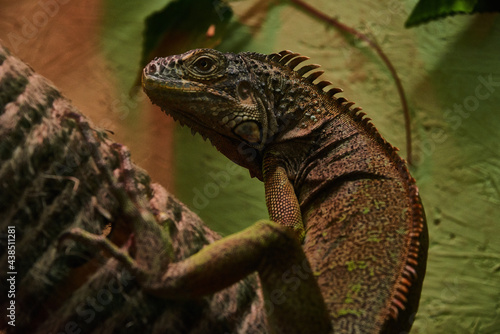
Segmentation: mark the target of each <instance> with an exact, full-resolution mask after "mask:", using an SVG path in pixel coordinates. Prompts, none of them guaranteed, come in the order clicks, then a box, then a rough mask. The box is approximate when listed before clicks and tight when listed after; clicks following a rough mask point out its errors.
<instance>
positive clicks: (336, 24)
mask: <svg viewBox="0 0 500 334" xmlns="http://www.w3.org/2000/svg"><path fill="white" fill-rule="evenodd" d="M290 1H291V2H293V3H294V4H295V5H297V6H299V7H300V8H302V9H303V10H305V11H306V12H308V13H309V14H311V15H312V16H314V17H316V18H318V19H320V20H322V21H324V22H327V23H328V24H330V25H332V26H334V27H335V28H337V29H340V30H342V31H344V32H347V33H349V34H351V35H353V36H355V37H356V38H358V39H360V40H362V41H365V42H366V43H368V45H369V46H370V47H371V48H373V49H374V50H375V51H376V52H377V54H378V55H379V57H380V58H381V59H382V61H383V62H384V63H385V65H386V66H387V68H388V69H389V71H390V72H391V75H392V77H393V78H394V81H395V83H396V87H397V89H398V93H399V98H400V100H401V106H402V108H403V115H404V121H405V131H406V160H407V161H408V164H409V165H412V164H413V159H412V142H411V124H410V123H411V121H410V111H409V110H408V103H407V101H406V96H405V92H404V88H403V84H402V83H401V80H400V79H399V76H398V74H397V72H396V69H395V68H394V65H392V63H391V61H390V60H389V58H388V57H387V55H386V54H385V53H384V51H382V49H381V48H380V46H379V45H378V44H377V43H376V42H375V41H373V40H372V39H371V38H370V37H368V36H367V35H365V34H363V33H361V32H359V31H357V30H356V29H354V28H352V27H349V26H347V25H345V24H343V23H341V22H339V21H338V20H337V19H335V18H332V17H329V16H328V15H326V14H325V13H323V12H321V11H319V10H317V9H316V8H314V7H312V6H311V5H309V4H307V3H305V2H304V1H302V0H290Z"/></svg>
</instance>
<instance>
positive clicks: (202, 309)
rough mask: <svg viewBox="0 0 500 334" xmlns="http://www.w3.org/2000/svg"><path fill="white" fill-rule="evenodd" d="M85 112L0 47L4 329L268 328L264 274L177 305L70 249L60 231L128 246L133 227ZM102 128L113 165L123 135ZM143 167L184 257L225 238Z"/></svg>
mask: <svg viewBox="0 0 500 334" xmlns="http://www.w3.org/2000/svg"><path fill="white" fill-rule="evenodd" d="M75 114H77V115H81V114H80V113H79V112H78V111H77V110H76V109H75V107H73V106H72V105H71V103H70V102H69V101H68V100H67V99H65V98H64V97H63V96H62V95H61V93H60V92H59V91H58V90H57V89H56V88H55V87H54V86H53V85H52V84H51V83H49V82H48V81H47V80H46V79H44V78H43V77H41V76H39V75H37V74H36V73H34V72H33V71H32V70H31V69H30V68H29V67H28V66H26V65H25V64H24V63H22V62H21V61H20V60H19V59H17V58H15V57H14V56H12V55H11V54H10V53H9V52H8V51H7V50H6V49H4V48H2V47H1V46H0V225H1V227H0V231H1V232H0V233H1V239H0V258H1V259H0V282H1V283H0V296H1V297H0V300H1V301H0V305H1V310H3V311H2V312H1V313H2V316H1V317H0V332H6V333H157V332H158V333H159V332H161V333H166V332H168V333H198V332H199V333H226V332H227V333H236V332H241V333H243V332H244V333H252V332H255V333H257V332H259V333H261V332H265V329H264V322H265V320H264V316H263V308H262V298H261V296H260V292H258V291H260V290H259V288H258V282H257V279H256V276H255V275H252V276H250V277H248V278H247V279H245V280H243V281H241V282H240V283H237V284H235V285H233V286H231V287H230V288H228V289H225V290H222V291H220V292H218V293H216V294H214V295H211V296H207V297H205V298H202V299H197V300H186V301H168V300H161V299H158V298H155V297H154V296H149V295H146V294H144V293H143V292H142V291H141V287H140V286H139V285H138V284H137V283H136V282H135V280H134V279H133V277H132V276H131V275H130V273H128V272H127V271H126V270H125V269H124V268H123V267H122V266H121V265H119V264H118V263H117V261H115V260H113V259H107V258H105V257H103V256H102V254H100V253H99V252H97V251H96V250H91V249H86V248H85V247H84V246H83V245H80V244H78V243H75V242H71V243H70V246H68V247H66V248H64V249H61V247H59V237H60V235H61V234H62V233H64V232H65V231H67V230H68V229H70V228H74V227H80V228H83V229H85V230H87V231H89V232H91V233H94V234H105V235H107V237H108V238H109V239H111V240H112V241H113V242H115V243H116V244H118V245H120V244H123V243H124V242H125V241H126V240H128V238H129V236H130V233H131V229H130V225H131V224H130V223H129V222H126V221H122V222H120V219H122V218H123V216H124V215H123V210H122V208H121V207H120V204H119V202H118V201H117V200H116V198H115V197H114V196H113V195H112V192H111V191H110V183H109V182H111V181H110V180H109V179H108V178H106V177H105V174H104V173H102V171H100V170H99V168H97V166H96V164H95V161H94V160H93V157H92V155H91V154H90V150H89V143H88V142H87V141H86V139H85V137H84V136H83V135H82V132H81V130H80V128H79V127H78V124H77V122H75V120H74V117H70V116H71V115H75ZM81 117H82V118H83V119H85V117H84V116H81ZM87 122H88V120H87ZM91 127H92V125H91ZM93 131H95V132H96V133H97V134H98V135H97V136H96V139H97V141H98V143H99V147H98V150H99V152H100V155H101V156H102V157H103V158H104V161H105V162H106V167H107V168H109V170H111V171H113V170H115V169H117V168H119V165H120V161H119V158H118V154H117V151H116V149H115V148H114V146H113V142H112V141H111V140H109V139H108V138H107V136H106V134H105V133H104V132H100V131H99V130H95V129H94V130H93ZM134 170H135V183H136V184H137V185H138V187H137V188H138V189H139V190H140V196H141V197H142V198H144V199H146V202H147V203H149V207H148V210H149V211H150V212H151V213H152V214H153V215H154V217H155V218H156V220H157V222H158V224H160V225H161V226H162V228H165V229H168V231H169V233H170V234H171V238H172V247H173V249H174V253H175V261H179V260H181V259H183V258H185V257H188V256H190V255H191V254H194V253H196V252H197V251H198V250H200V249H201V248H202V247H203V246H204V245H206V244H208V243H210V242H213V241H214V240H216V239H218V238H219V237H218V235H217V234H216V233H214V232H213V231H211V230H209V229H208V228H207V227H206V226H205V225H204V224H203V222H202V221H201V220H200V219H199V218H198V217H197V216H196V215H195V214H193V213H192V212H191V211H189V210H188V209H187V208H186V207H185V206H184V205H183V204H182V203H180V202H179V201H178V200H177V199H175V198H174V197H172V196H171V195H170V194H169V193H167V191H166V190H165V189H164V188H162V187H161V186H160V185H158V184H151V183H150V180H149V177H148V175H147V174H146V173H145V172H144V171H142V170H141V169H139V168H137V167H134ZM122 220H123V219H122ZM119 222H120V223H119ZM109 231H111V232H109ZM5 313H6V315H4V314H5ZM13 325H15V326H13Z"/></svg>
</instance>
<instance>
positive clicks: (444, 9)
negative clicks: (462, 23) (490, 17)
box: [405, 0, 500, 28]
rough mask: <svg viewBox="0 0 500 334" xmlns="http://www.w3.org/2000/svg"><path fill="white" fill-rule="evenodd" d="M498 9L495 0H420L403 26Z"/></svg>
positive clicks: (499, 7) (499, 5) (498, 4)
mask: <svg viewBox="0 0 500 334" xmlns="http://www.w3.org/2000/svg"><path fill="white" fill-rule="evenodd" d="M498 11H500V2H498V1H497V0H420V1H419V2H418V3H417V5H416V6H415V8H414V9H413V11H412V12H411V14H410V16H409V17H408V20H407V21H406V23H405V27H407V28H408V27H412V26H416V25H418V24H421V23H426V22H429V21H431V20H436V19H440V18H443V17H446V16H450V15H455V14H474V13H483V12H498Z"/></svg>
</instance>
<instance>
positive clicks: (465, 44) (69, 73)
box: [0, 0, 500, 333]
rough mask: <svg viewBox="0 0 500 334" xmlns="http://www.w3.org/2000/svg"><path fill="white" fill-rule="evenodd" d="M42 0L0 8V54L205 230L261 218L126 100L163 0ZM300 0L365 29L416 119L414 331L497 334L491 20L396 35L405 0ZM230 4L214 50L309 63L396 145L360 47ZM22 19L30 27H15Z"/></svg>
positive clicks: (380, 72) (289, 18) (383, 85)
mask: <svg viewBox="0 0 500 334" xmlns="http://www.w3.org/2000/svg"><path fill="white" fill-rule="evenodd" d="M42 2H43V1H34V0H25V1H19V2H10V1H0V13H1V14H0V16H1V17H0V38H1V39H2V40H3V41H4V43H5V45H6V46H8V47H11V49H13V51H14V52H15V53H17V54H18V55H20V56H21V57H22V58H23V59H24V60H26V61H28V62H29V63H30V64H32V66H33V67H34V68H35V70H37V71H39V72H40V73H41V74H43V75H46V76H47V77H49V79H51V80H53V81H54V82H55V83H56V85H57V86H58V87H60V88H61V89H62V91H63V92H65V93H66V94H67V95H68V96H69V97H70V98H71V99H73V101H74V103H75V105H76V106H77V107H79V108H80V109H81V110H82V111H84V112H86V113H87V114H89V115H90V116H91V117H92V118H93V120H94V122H95V123H96V124H97V125H100V126H103V127H105V128H110V129H113V130H114V131H115V133H116V139H117V140H118V141H122V142H123V143H125V144H126V145H128V146H130V147H131V150H132V154H133V157H135V161H136V162H138V163H139V164H140V165H142V166H143V167H144V168H146V169H147V170H148V171H149V172H150V173H151V174H152V175H153V176H154V178H155V179H156V180H157V181H159V182H161V183H162V184H165V185H166V186H167V188H168V189H169V190H175V192H176V194H177V195H178V196H179V197H180V198H181V199H182V200H183V201H184V202H185V203H186V204H187V205H189V206H190V207H191V208H193V209H194V210H195V211H197V212H198V213H199V214H200V215H201V216H202V218H204V219H205V221H206V222H207V223H209V224H210V225H211V226H212V227H213V228H214V229H216V230H218V231H222V232H223V233H230V232H231V231H235V230H238V229H241V228H242V226H245V225H248V224H250V223H252V222H254V221H255V220H256V219H259V218H263V217H265V216H266V210H265V206H264V199H263V189H262V185H261V184H260V183H259V182H258V181H256V180H249V178H248V173H247V172H246V171H243V170H240V169H237V168H234V167H233V166H232V165H231V164H228V161H227V160H226V159H225V158H223V157H221V156H220V155H219V154H218V153H217V152H215V150H214V149H212V148H211V147H210V145H209V144H208V143H204V142H203V141H202V140H201V139H200V138H199V137H194V138H193V137H191V135H190V133H189V130H186V129H181V128H179V127H174V126H173V125H172V122H171V121H169V120H168V118H166V117H164V116H163V115H161V113H160V112H159V111H158V110H154V109H151V108H150V107H149V104H148V103H147V101H143V100H142V99H141V98H139V99H134V100H132V101H131V100H129V99H128V98H127V97H126V95H124V94H126V93H128V91H127V90H125V89H124V87H125V86H127V87H130V86H131V85H132V84H133V81H134V79H135V75H136V72H135V71H137V69H138V66H137V64H138V61H139V58H140V52H139V51H138V50H139V48H140V46H141V31H142V29H143V26H142V20H143V19H144V17H145V16H146V15H147V14H148V13H150V12H151V11H152V10H154V9H158V8H161V6H162V5H163V3H164V2H163V1H152V2H150V3H149V5H148V6H153V5H152V4H153V3H154V6H156V8H152V7H151V8H149V7H147V6H146V5H144V4H142V3H141V5H140V6H141V7H140V8H139V7H137V6H139V5H137V2H127V1H120V2H115V1H106V2H99V1H90V2H89V1H86V2H85V5H84V4H82V2H79V1H66V2H65V3H64V4H62V3H63V2H64V1H61V4H60V5H59V9H58V10H57V12H56V13H54V15H49V14H50V13H48V14H46V16H47V22H46V23H44V22H42V21H34V20H36V17H38V19H40V18H41V17H42V15H41V14H37V13H40V11H44V8H43V7H42V6H41V5H40V4H41V3H42ZM46 2H50V0H47V1H45V2H43V3H46ZM308 2H309V3H310V4H311V5H313V6H315V7H316V8H318V9H321V10H322V11H324V12H325V13H328V14H329V15H330V16H334V17H337V18H339V19H340V20H341V21H342V22H344V23H346V24H348V25H351V26H353V27H356V28H358V29H360V30H362V31H363V32H365V33H369V34H371V35H372V36H373V37H374V38H375V39H376V40H377V41H378V43H379V44H380V45H381V46H382V48H383V49H384V51H385V52H386V53H387V55H388V56H389V58H390V59H391V60H392V62H393V64H394V66H395V67H396V69H397V71H398V74H399V76H400V77H401V79H402V81H403V85H404V87H405V89H406V94H407V97H408V100H409V105H410V108H411V112H412V120H413V123H412V125H413V138H414V153H415V166H414V167H413V168H412V171H413V175H414V176H415V178H416V179H417V181H418V184H419V186H420V189H421V195H422V199H423V202H424V206H425V208H426V212H427V216H428V223H429V229H430V251H429V262H428V272H427V278H426V281H425V284H424V291H423V296H422V300H421V308H420V312H419V314H418V320H417V322H416V325H415V327H414V332H415V333H444V332H447V333H472V332H474V333H498V332H500V304H499V303H498V301H499V300H500V283H499V282H500V255H499V254H500V238H498V235H499V233H500V223H499V221H500V219H499V218H500V131H499V130H498V129H499V128H500V113H499V108H498V106H499V105H500V57H499V56H498V55H499V52H500V18H499V17H498V15H476V16H456V17H452V18H447V19H444V20H441V21H438V22H433V23H429V24H427V25H424V26H420V27H416V28H412V29H410V30H406V29H404V28H403V24H404V21H405V20H406V17H407V15H408V14H409V12H410V10H411V8H412V7H413V5H414V4H415V2H416V1H413V0H412V1H408V0H407V1H399V0H387V1H381V0H379V1H368V0H363V1H355V2H353V1H347V0H341V1H335V2H334V1H326V0H311V1H308ZM117 3H119V5H116V4H117ZM133 4H136V5H133ZM231 5H232V6H233V8H234V10H235V14H236V15H235V16H234V18H233V23H232V26H231V28H230V29H229V30H228V33H227V34H226V35H224V36H223V37H222V38H221V41H222V44H221V45H220V46H219V49H222V50H227V51H243V50H252V51H257V52H262V53H268V52H274V51H279V50H282V49H291V50H293V51H295V52H300V53H302V54H304V55H307V56H309V57H311V58H312V61H313V62H315V63H319V64H321V65H323V67H324V69H325V71H326V74H325V78H327V79H329V80H331V81H333V82H335V83H337V84H338V86H339V87H342V88H343V89H344V91H345V93H344V96H345V97H346V98H348V99H349V100H352V101H355V102H356V103H357V105H359V106H361V107H363V108H364V110H365V111H366V112H367V113H368V115H369V116H370V117H371V118H372V119H373V122H374V124H375V125H376V127H377V128H378V129H379V130H380V132H381V133H382V134H383V136H385V137H386V139H388V140H389V141H390V142H391V143H392V144H393V145H395V146H398V147H400V148H402V149H403V148H404V146H405V142H404V125H403V115H402V111H401V105H400V101H399V98H398V96H397V93H396V88H395V85H394V83H393V81H392V79H391V77H390V75H389V72H388V71H387V69H386V68H385V67H384V65H383V63H382V62H381V61H380V60H379V58H377V56H376V55H375V54H374V53H373V51H372V50H371V49H369V48H368V47H367V46H366V45H365V44H364V43H360V42H357V41H353V40H352V39H351V38H349V37H346V36H345V35H343V34H341V33H339V32H338V31H336V30H334V29H333V28H331V27H329V26H327V25H326V24H324V23H322V22H319V21H317V20H316V19H313V18H311V17H310V16H308V15H307V14H305V13H303V12H301V11H300V10H299V9H298V8H297V7H295V6H292V5H290V4H289V3H286V2H282V3H280V4H278V5H274V6H270V5H269V2H268V1H253V0H252V1H237V2H231ZM45 13H47V11H45ZM134 13H135V15H134ZM36 15H38V16H36ZM26 22H28V23H37V22H38V26H35V30H32V31H31V32H30V31H27V30H26V31H23V29H27V28H24V27H25V26H26V27H27V26H28V24H27V23H26ZM12 33H14V34H17V35H18V36H20V37H21V38H22V40H21V42H16V41H19V40H13V37H12V36H14V35H12ZM9 34H10V35H9ZM212 42H213V41H212ZM197 43H198V44H197V45H196V46H200V45H203V46H204V45H205V44H204V43H200V42H197ZM181 44H182V43H181ZM208 44H210V43H208ZM186 45H189V43H187V42H186V43H185V44H182V45H181V46H179V48H182V47H184V46H186ZM124 78H127V79H124ZM127 80H128V81H127ZM138 111H141V112H138ZM174 129H175V130H174ZM405 154H406V153H405V152H404V150H403V151H402V155H403V156H405Z"/></svg>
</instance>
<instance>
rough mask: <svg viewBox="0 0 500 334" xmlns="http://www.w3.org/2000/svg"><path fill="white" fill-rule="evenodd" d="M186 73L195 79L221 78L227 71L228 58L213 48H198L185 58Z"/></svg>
mask: <svg viewBox="0 0 500 334" xmlns="http://www.w3.org/2000/svg"><path fill="white" fill-rule="evenodd" d="M184 68H185V69H186V73H187V74H188V75H189V76H190V77H191V78H192V79H195V80H201V81H209V80H213V79H216V78H220V77H222V76H223V75H224V73H225V71H226V58H225V57H224V55H223V54H222V53H220V52H219V51H216V50H211V49H201V50H196V51H195V52H194V53H193V54H191V55H189V56H188V57H186V59H185V64H184Z"/></svg>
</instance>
